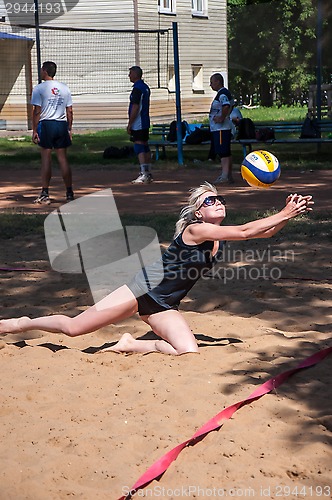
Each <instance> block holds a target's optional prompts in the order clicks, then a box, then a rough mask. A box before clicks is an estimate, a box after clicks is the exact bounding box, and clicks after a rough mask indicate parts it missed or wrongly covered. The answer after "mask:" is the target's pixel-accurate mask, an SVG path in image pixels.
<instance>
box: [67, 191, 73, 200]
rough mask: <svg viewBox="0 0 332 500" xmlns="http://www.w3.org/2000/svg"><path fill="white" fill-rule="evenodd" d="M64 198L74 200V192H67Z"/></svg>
mask: <svg viewBox="0 0 332 500" xmlns="http://www.w3.org/2000/svg"><path fill="white" fill-rule="evenodd" d="M66 200H67V201H74V200H75V196H74V193H73V192H71V193H67V194H66Z"/></svg>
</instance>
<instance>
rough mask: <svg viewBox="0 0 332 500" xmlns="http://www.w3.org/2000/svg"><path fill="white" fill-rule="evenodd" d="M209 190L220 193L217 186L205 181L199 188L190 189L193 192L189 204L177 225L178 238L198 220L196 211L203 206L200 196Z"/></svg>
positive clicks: (181, 213) (183, 210) (176, 233)
mask: <svg viewBox="0 0 332 500" xmlns="http://www.w3.org/2000/svg"><path fill="white" fill-rule="evenodd" d="M208 191H212V192H213V193H215V194H218V191H217V188H216V187H215V186H213V185H212V184H210V183H209V182H207V181H205V182H203V184H201V185H200V186H199V187H197V188H192V189H190V190H189V192H190V193H191V194H190V196H189V198H188V205H186V206H185V207H183V209H182V210H181V212H180V217H179V219H178V221H177V223H176V225H175V233H174V238H176V237H177V236H178V235H179V234H180V233H182V231H183V230H184V229H185V228H186V227H187V226H189V224H191V223H192V222H194V221H196V220H198V219H197V217H196V215H195V212H196V211H197V210H198V209H199V207H200V206H201V202H200V197H201V196H202V194H204V193H207V192H208Z"/></svg>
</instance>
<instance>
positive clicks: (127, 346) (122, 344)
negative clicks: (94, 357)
mask: <svg viewBox="0 0 332 500" xmlns="http://www.w3.org/2000/svg"><path fill="white" fill-rule="evenodd" d="M134 343H135V339H134V337H133V336H132V335H131V334H130V333H124V334H123V335H122V337H121V339H120V340H119V342H117V343H116V344H114V345H113V346H112V347H107V349H102V350H101V351H98V352H97V353H96V354H102V353H103V352H109V351H111V352H131V347H132V346H133V344H134Z"/></svg>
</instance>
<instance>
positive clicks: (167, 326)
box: [100, 310, 198, 355]
mask: <svg viewBox="0 0 332 500" xmlns="http://www.w3.org/2000/svg"><path fill="white" fill-rule="evenodd" d="M142 319H143V320H144V321H145V322H146V323H147V324H148V325H150V326H151V328H152V329H153V331H154V332H155V333H156V335H158V336H159V337H161V338H162V339H163V340H136V339H134V338H133V337H132V336H131V335H130V334H129V333H125V334H124V335H122V337H121V339H120V340H119V342H117V343H116V344H115V345H114V346H112V347H109V348H107V349H104V350H103V351H100V352H101V353H103V352H105V351H115V352H141V353H145V352H161V353H164V354H173V355H179V354H184V353H188V352H198V347H197V342H196V339H195V337H194V335H193V333H192V331H191V330H190V328H189V325H188V323H187V322H186V320H185V319H184V318H183V316H182V315H181V314H180V313H179V312H178V311H174V310H170V311H163V312H160V313H156V314H151V315H150V316H143V317H142Z"/></svg>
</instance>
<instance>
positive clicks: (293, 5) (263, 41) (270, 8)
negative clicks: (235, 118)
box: [228, 0, 332, 106]
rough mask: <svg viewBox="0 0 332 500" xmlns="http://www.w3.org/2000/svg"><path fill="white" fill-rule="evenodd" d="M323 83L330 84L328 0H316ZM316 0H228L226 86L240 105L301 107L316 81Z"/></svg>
mask: <svg viewBox="0 0 332 500" xmlns="http://www.w3.org/2000/svg"><path fill="white" fill-rule="evenodd" d="M322 4H323V6H324V15H323V18H324V23H323V37H322V43H323V47H322V49H323V50H322V55H323V81H325V83H329V82H331V74H332V71H331V70H332V60H331V51H330V50H329V47H330V45H331V33H330V32H331V29H330V28H331V22H332V8H331V3H330V0H322ZM316 6H317V3H316V2H312V0H278V1H277V0H271V1H266V2H265V1H260V0H228V29H229V87H230V89H231V90H232V92H233V93H234V95H235V97H237V99H238V100H239V101H240V102H244V103H245V104H249V103H255V101H256V103H259V104H263V105H266V106H271V105H272V104H273V103H276V104H277V105H282V104H288V105H291V104H295V103H300V104H303V105H305V106H306V104H307V99H308V91H309V86H310V84H313V83H315V82H316V64H317V61H316V58H317V54H316V50H317V41H316V24H317V7H316Z"/></svg>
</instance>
